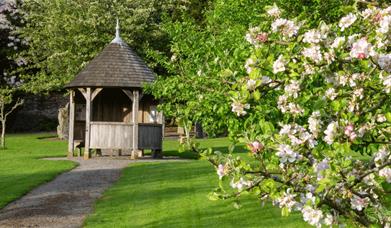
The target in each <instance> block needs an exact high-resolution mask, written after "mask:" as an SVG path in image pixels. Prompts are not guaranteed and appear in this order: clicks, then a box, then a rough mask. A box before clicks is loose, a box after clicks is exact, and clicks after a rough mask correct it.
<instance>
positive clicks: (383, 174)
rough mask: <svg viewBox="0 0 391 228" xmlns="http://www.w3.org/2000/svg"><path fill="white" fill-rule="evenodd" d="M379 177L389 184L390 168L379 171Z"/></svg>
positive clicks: (390, 179) (390, 178)
mask: <svg viewBox="0 0 391 228" xmlns="http://www.w3.org/2000/svg"><path fill="white" fill-rule="evenodd" d="M379 176H381V177H384V178H386V181H387V183H391V168H389V167H386V168H383V169H381V170H380V171H379Z"/></svg>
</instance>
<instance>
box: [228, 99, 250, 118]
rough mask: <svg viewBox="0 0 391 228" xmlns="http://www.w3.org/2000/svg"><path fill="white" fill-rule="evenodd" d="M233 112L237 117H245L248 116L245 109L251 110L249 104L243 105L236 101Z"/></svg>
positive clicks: (232, 105)
mask: <svg viewBox="0 0 391 228" xmlns="http://www.w3.org/2000/svg"><path fill="white" fill-rule="evenodd" d="M231 107H232V112H234V113H236V115H237V116H244V115H246V114H247V112H246V110H245V109H249V108H250V105H249V104H242V103H241V102H238V101H234V102H233V103H232V104H231Z"/></svg>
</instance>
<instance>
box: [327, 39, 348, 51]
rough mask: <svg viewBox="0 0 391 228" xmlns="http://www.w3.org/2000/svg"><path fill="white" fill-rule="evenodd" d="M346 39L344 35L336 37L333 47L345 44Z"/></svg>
mask: <svg viewBox="0 0 391 228" xmlns="http://www.w3.org/2000/svg"><path fill="white" fill-rule="evenodd" d="M345 41H346V38H345V37H344V36H340V37H336V38H335V39H334V42H333V43H332V44H331V47H332V48H334V49H335V48H339V47H340V46H341V45H342V44H344V43H345Z"/></svg>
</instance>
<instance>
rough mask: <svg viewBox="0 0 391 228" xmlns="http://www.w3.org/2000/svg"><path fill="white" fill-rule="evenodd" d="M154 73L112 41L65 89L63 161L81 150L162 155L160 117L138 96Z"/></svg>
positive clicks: (147, 98) (148, 98)
mask: <svg viewBox="0 0 391 228" xmlns="http://www.w3.org/2000/svg"><path fill="white" fill-rule="evenodd" d="M154 79H155V75H154V73H153V72H152V71H151V70H150V69H149V68H148V67H147V65H146V64H145V63H144V62H143V61H142V59H141V58H140V57H139V56H137V54H136V53H135V52H134V51H133V50H132V49H131V48H130V47H129V46H128V45H127V44H126V43H125V42H124V41H123V40H122V39H121V38H120V36H119V26H118V22H117V28H116V37H115V39H114V40H113V41H112V42H111V43H110V44H109V45H107V46H106V47H105V48H104V49H103V51H102V52H101V53H100V54H99V55H98V56H96V57H95V58H94V59H93V60H92V61H91V62H90V63H89V64H88V65H87V66H86V67H85V68H84V69H83V70H82V71H81V72H80V73H79V74H78V75H77V76H76V77H75V79H74V80H73V81H71V82H70V83H69V84H68V85H67V86H66V88H68V89H69V90H70V102H69V104H70V105H69V107H70V109H69V146H68V156H70V157H72V156H74V151H75V147H76V146H84V148H85V149H84V158H85V159H88V158H89V157H90V154H91V153H90V151H91V149H96V150H98V151H101V150H118V151H131V157H132V158H133V159H135V158H137V157H139V156H142V154H143V153H142V152H143V150H144V149H151V150H153V151H161V150H162V133H163V132H162V131H163V116H162V114H161V113H159V112H157V110H156V106H157V104H158V102H157V101H156V100H155V99H154V98H153V97H152V96H150V95H143V92H142V86H143V84H145V83H150V82H152V81H153V80H154Z"/></svg>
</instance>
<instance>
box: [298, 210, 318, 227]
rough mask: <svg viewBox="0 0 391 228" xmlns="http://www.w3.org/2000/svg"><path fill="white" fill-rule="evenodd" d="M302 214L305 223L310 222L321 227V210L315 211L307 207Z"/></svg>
mask: <svg viewBox="0 0 391 228" xmlns="http://www.w3.org/2000/svg"><path fill="white" fill-rule="evenodd" d="M301 213H302V214H303V219H304V221H306V222H308V223H309V224H310V225H313V226H316V227H321V221H322V218H323V213H322V211H321V210H316V209H313V208H312V207H310V206H305V207H304V208H303V209H302V210H301Z"/></svg>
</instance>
